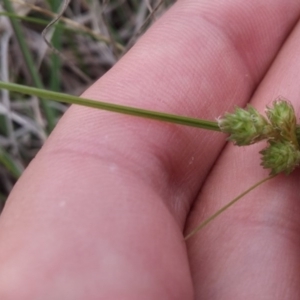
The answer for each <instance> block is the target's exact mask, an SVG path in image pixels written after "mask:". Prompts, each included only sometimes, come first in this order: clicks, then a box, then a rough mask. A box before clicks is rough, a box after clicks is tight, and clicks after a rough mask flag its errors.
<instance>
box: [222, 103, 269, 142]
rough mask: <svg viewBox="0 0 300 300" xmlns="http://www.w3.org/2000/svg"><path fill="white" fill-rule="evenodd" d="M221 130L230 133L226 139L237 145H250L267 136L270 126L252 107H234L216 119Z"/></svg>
mask: <svg viewBox="0 0 300 300" xmlns="http://www.w3.org/2000/svg"><path fill="white" fill-rule="evenodd" d="M218 125H219V127H220V129H221V131H222V132H224V133H228V134H230V136H229V138H228V140H230V141H232V142H233V143H234V144H236V145H238V146H244V145H251V144H254V143H256V142H258V141H261V140H263V139H265V138H267V137H268V135H269V134H270V133H271V132H272V127H271V125H270V124H269V123H268V121H267V119H266V118H265V117H263V116H262V115H261V114H260V113H259V112H258V111H257V110H256V109H255V108H254V107H252V106H251V105H248V106H247V108H246V109H242V108H239V107H235V111H234V113H226V114H225V115H224V116H223V117H222V118H220V119H219V120H218Z"/></svg>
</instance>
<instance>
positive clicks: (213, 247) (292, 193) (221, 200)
mask: <svg viewBox="0 0 300 300" xmlns="http://www.w3.org/2000/svg"><path fill="white" fill-rule="evenodd" d="M299 41H300V23H298V25H297V26H296V28H295V29H294V31H293V32H292V34H291V36H290V37H289V38H288V40H287V42H286V43H285V44H284V46H283V49H282V50H281V52H280V53H279V55H278V56H277V57H276V60H275V61H274V63H273V65H272V67H271V68H270V70H269V72H268V73H267V75H266V77H265V78H264V80H263V81H262V83H261V84H260V86H259V88H258V90H257V92H256V93H255V95H254V97H253V99H252V100H251V103H252V104H253V105H254V106H255V107H257V108H258V109H259V110H260V111H263V109H264V107H265V106H266V105H270V104H271V100H272V99H275V98H277V97H278V96H284V97H286V98H287V99H289V100H290V101H291V102H292V103H293V104H294V107H295V109H296V112H297V113H298V116H299V111H300V101H299V95H300V86H299V80H300V75H299V72H298V70H299V68H300V58H299V51H300V42H299ZM264 146H266V145H264V144H263V143H260V144H258V145H254V146H251V147H246V148H244V147H240V148H239V147H235V146H232V145H231V144H230V145H228V146H226V148H225V151H224V152H223V153H222V155H221V157H220V158H219V160H218V161H217V163H216V165H215V168H214V169H213V171H212V172H211V174H210V176H209V178H208V180H207V182H206V184H205V186H204V188H203V190H202V191H201V193H200V196H199V199H198V200H197V203H196V205H195V207H194V211H193V213H192V215H191V220H190V223H189V226H188V227H189V230H190V229H191V228H193V227H195V226H196V224H198V223H200V222H201V220H204V219H205V218H206V217H207V216H209V215H210V214H212V213H213V212H215V211H216V210H217V209H218V208H220V207H222V206H223V205H224V204H225V203H226V202H228V201H229V200H230V199H233V198H234V197H235V196H237V195H238V194H240V193H241V192H243V191H244V190H246V189H247V188H248V187H250V186H251V185H252V184H254V183H255V182H257V181H259V180H261V179H262V178H264V177H266V176H267V175H268V172H267V171H266V170H263V169H262V168H261V167H260V166H259V163H260V157H259V155H258V151H259V150H261V149H262V148H263V147H264ZM299 200H300V198H299V171H296V172H294V174H292V175H290V176H288V177H287V176H284V175H280V176H278V177H276V178H275V179H272V181H270V182H267V183H265V184H264V185H262V186H260V187H259V188H257V189H256V190H255V191H253V192H251V193H250V194H248V195H247V196H245V197H244V198H243V199H242V200H240V202H239V203H237V204H236V206H235V207H233V208H230V209H229V210H228V211H226V212H225V213H224V214H223V215H221V216H220V217H218V218H217V219H215V220H214V222H212V223H210V224H209V225H208V226H207V227H206V228H204V229H203V230H202V231H200V232H199V233H198V234H197V235H196V236H194V237H193V238H192V239H191V240H190V241H189V244H188V246H189V247H188V248H189V254H190V265H191V268H192V274H193V277H194V284H195V287H196V295H197V297H196V299H211V300H212V299H224V300H226V299H244V300H247V299H274V300H276V299H298V298H299V293H300V268H299V258H300V257H299V251H300V237H299V230H300V222H299V213H300V201H299Z"/></svg>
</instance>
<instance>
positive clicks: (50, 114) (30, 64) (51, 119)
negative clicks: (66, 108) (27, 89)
mask: <svg viewBox="0 0 300 300" xmlns="http://www.w3.org/2000/svg"><path fill="white" fill-rule="evenodd" d="M3 3H4V7H5V9H6V10H7V11H8V12H9V13H14V10H13V7H12V5H11V3H10V0H3ZM10 21H11V24H12V27H13V29H14V32H15V35H16V38H17V40H18V43H19V46H20V48H21V52H22V54H23V57H24V61H25V63H26V66H27V68H28V70H29V72H30V75H31V78H32V80H33V82H34V84H35V86H37V87H38V88H43V83H42V81H41V79H40V77H39V74H38V72H37V70H36V68H35V63H34V61H33V58H32V56H31V53H30V50H29V48H28V46H27V44H26V41H25V39H24V34H23V33H22V29H21V27H20V24H19V22H18V21H17V20H16V19H11V20H10ZM41 105H42V107H43V110H44V113H45V116H46V118H47V122H48V132H51V130H52V129H53V128H54V126H55V123H56V122H55V116H54V111H53V109H51V107H49V103H48V102H47V101H46V100H44V99H41Z"/></svg>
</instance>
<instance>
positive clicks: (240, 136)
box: [0, 1, 300, 239]
mask: <svg viewBox="0 0 300 300" xmlns="http://www.w3.org/2000/svg"><path fill="white" fill-rule="evenodd" d="M68 3H69V1H64V4H63V5H62V6H63V8H62V11H61V12H59V13H58V14H57V15H55V18H54V20H53V21H52V22H51V23H50V24H49V25H48V26H47V27H46V29H45V31H44V34H43V35H44V37H45V34H46V30H47V29H48V28H49V27H50V26H52V25H54V24H55V23H56V22H57V21H58V20H63V21H64V22H65V24H68V25H72V26H75V27H77V28H79V29H81V30H83V31H84V32H86V33H88V34H91V35H92V36H93V37H94V38H95V39H98V40H102V41H105V42H108V40H106V39H105V38H103V37H102V36H100V37H99V34H94V32H91V31H90V30H88V29H87V28H86V27H84V26H77V25H76V23H75V25H74V22H71V21H70V20H68V19H66V18H63V17H62V14H63V12H64V10H65V9H66V7H67V5H68ZM5 4H6V6H7V10H8V13H6V14H7V15H8V14H11V15H12V17H15V16H14V14H13V13H12V12H13V11H12V8H11V5H10V2H9V1H5ZM31 8H33V9H36V10H37V9H38V8H37V7H36V6H33V5H31ZM41 12H42V13H45V10H41ZM51 16H54V15H53V14H52V15H51ZM13 24H14V26H15V30H16V31H17V32H18V31H20V29H19V28H18V23H16V22H14V21H13ZM19 35H20V41H21V42H22V37H21V34H19ZM45 41H46V42H47V44H48V46H49V47H50V48H53V47H52V45H51V44H50V42H49V41H48V40H47V39H46V37H45ZM115 46H116V49H118V50H124V47H123V46H122V45H120V44H119V43H116V44H115ZM54 51H55V53H59V52H58V51H57V50H54ZM25 52H26V53H28V50H26V51H25ZM28 57H29V59H30V55H28ZM28 64H29V65H33V64H32V63H31V60H29V63H28ZM32 74H33V75H34V76H33V77H34V78H38V76H37V73H36V70H34V69H33V71H32ZM87 81H88V80H87ZM36 86H37V87H38V88H32V87H28V86H24V85H18V84H12V83H7V82H2V81H1V82H0V88H2V89H7V90H9V91H11V92H17V93H22V94H29V95H34V96H37V97H39V98H41V99H47V100H48V99H50V100H52V101H58V102H63V103H68V104H77V105H83V106H87V107H92V108H97V109H103V110H108V111H112V112H116V113H122V114H127V115H132V116H136V117H143V118H148V119H154V120H158V121H164V122H171V123H176V124H180V125H184V126H191V127H197V128H202V129H206V130H212V131H218V132H222V133H225V134H227V135H228V138H227V139H228V141H230V142H233V143H234V144H235V145H237V146H247V145H252V144H254V143H258V142H260V141H262V140H265V141H266V142H267V146H266V147H265V148H264V149H262V150H261V151H260V154H261V166H262V167H263V168H265V169H269V170H270V175H269V176H268V177H266V178H264V179H263V180H261V181H259V182H257V183H255V184H254V185H253V186H251V187H250V188H249V189H247V190H246V191H244V192H243V193H241V194H240V195H238V196H237V197H236V198H234V199H233V200H232V201H230V202H229V203H228V204H226V205H225V206H223V207H221V208H220V209H219V210H218V211H217V212H215V213H214V214H213V215H211V216H210V217H208V218H207V219H206V220H204V221H203V222H202V223H201V224H199V225H198V226H197V227H196V228H194V229H193V230H192V231H191V232H190V233H189V234H188V235H187V236H186V237H185V239H189V238H190V237H192V236H193V235H194V234H195V233H197V232H198V231H199V230H200V229H202V228H203V227H204V226H206V225H208V224H209V223H210V222H211V221H213V220H214V219H215V218H216V217H218V216H219V215H220V214H222V213H223V212H224V211H226V210H227V209H228V208H229V207H231V206H232V205H234V204H235V203H236V202H237V201H239V200H240V199H241V198H242V197H243V196H244V195H246V194H247V193H249V192H251V191H252V190H253V189H255V188H256V187H258V186H259V185H261V184H262V183H264V182H266V181H268V180H270V179H272V178H274V177H275V176H276V175H278V174H279V173H285V174H286V175H288V174H290V173H291V172H292V171H293V170H294V169H295V168H296V167H297V166H298V165H299V164H300V147H299V144H300V125H299V124H297V122H296V116H295V112H294V109H293V107H292V105H291V104H290V103H289V102H288V101H286V100H284V99H278V100H276V101H274V102H273V104H272V105H271V106H270V107H267V108H266V111H265V113H266V117H265V116H263V115H262V114H260V113H259V112H258V111H257V110H256V109H255V108H254V107H252V106H251V105H248V106H247V107H246V108H245V109H244V108H240V107H235V108H234V112H232V113H225V114H224V115H223V116H222V117H220V118H218V119H217V121H209V120H201V119H195V118H190V117H185V116H177V115H172V114H166V113H161V112H156V111H149V110H144V109H139V108H134V107H127V106H122V105H117V104H111V103H107V102H105V101H95V100H91V99H84V98H80V97H76V96H72V95H68V94H62V93H58V92H53V91H48V90H45V89H42V85H41V84H40V83H39V82H37V83H36ZM56 86H57V84H56ZM43 105H44V111H45V114H46V116H47V118H48V125H49V126H50V129H49V130H50V131H51V129H52V128H53V126H54V121H53V112H52V111H51V109H50V108H49V105H48V104H47V102H46V100H43ZM11 169H12V170H13V171H12V172H14V173H13V174H14V176H15V177H18V176H19V175H20V172H19V171H18V172H17V171H15V170H17V169H16V168H15V167H14V168H11ZM16 174H17V175H16Z"/></svg>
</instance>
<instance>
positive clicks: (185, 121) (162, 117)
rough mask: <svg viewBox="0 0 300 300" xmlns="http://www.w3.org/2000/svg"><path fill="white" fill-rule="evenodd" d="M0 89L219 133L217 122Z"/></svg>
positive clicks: (45, 93) (7, 86) (53, 94)
mask: <svg viewBox="0 0 300 300" xmlns="http://www.w3.org/2000/svg"><path fill="white" fill-rule="evenodd" d="M0 88H2V89H7V90H9V91H12V92H18V93H22V94H29V95H34V96H37V97H42V98H45V99H46V98H47V99H51V100H53V101H57V102H64V103H70V104H77V105H82V106H88V107H93V108H98V109H103V110H107V111H112V112H117V113H122V114H126V115H131V116H137V117H143V118H148V119H154V120H159V121H165V122H170V123H176V124H181V125H186V126H192V127H198V128H203V129H207V130H213V131H220V128H219V126H218V123H217V122H213V121H206V120H201V119H195V118H189V117H183V116H177V115H172V114H166V113H161V112H156V111H151V110H145V109H140V108H135V107H128V106H123V105H118V104H112V103H106V102H102V101H95V100H90V99H86V98H80V97H76V96H71V95H67V94H62V93H57V92H53V91H47V90H43V89H37V88H33V87H28V86H25V85H20V84H15V83H7V82H3V81H0Z"/></svg>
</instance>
